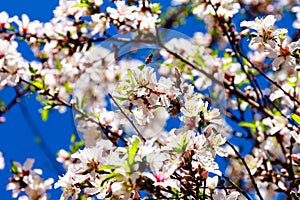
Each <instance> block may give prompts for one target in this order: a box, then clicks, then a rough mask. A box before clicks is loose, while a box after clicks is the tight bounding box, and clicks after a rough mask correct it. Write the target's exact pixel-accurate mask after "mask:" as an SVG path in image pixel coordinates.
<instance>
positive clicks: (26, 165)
mask: <svg viewBox="0 0 300 200" xmlns="http://www.w3.org/2000/svg"><path fill="white" fill-rule="evenodd" d="M33 163H34V159H33V158H27V159H26V161H25V163H24V165H23V169H24V170H27V171H29V170H30V169H31V168H32V166H33Z"/></svg>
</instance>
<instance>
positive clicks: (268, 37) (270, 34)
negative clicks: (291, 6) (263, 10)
mask: <svg viewBox="0 0 300 200" xmlns="http://www.w3.org/2000/svg"><path fill="white" fill-rule="evenodd" d="M275 22H276V19H275V17H274V15H268V16H266V17H265V18H261V19H259V18H255V20H254V21H242V22H241V24H240V25H241V27H247V28H250V29H253V30H256V31H257V33H253V36H252V39H251V42H250V47H252V48H256V47H257V45H265V44H268V45H270V47H271V48H274V47H275V46H276V42H275V41H276V40H275V39H276V38H277V37H278V36H279V35H281V34H285V33H287V30H286V29H275V26H274V24H275Z"/></svg>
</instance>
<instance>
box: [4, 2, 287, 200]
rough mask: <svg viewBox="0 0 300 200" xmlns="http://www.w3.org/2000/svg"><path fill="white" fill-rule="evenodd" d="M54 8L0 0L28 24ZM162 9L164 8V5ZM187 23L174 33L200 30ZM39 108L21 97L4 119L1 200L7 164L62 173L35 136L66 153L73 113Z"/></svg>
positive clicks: (55, 194) (8, 95)
mask: <svg viewBox="0 0 300 200" xmlns="http://www.w3.org/2000/svg"><path fill="white" fill-rule="evenodd" d="M57 5H58V1H55V0H43V1H40V0H27V1H26V0H18V1H17V0H9V1H4V0H0V12H1V11H6V12H7V13H8V14H9V15H10V16H14V15H18V16H19V17H20V16H21V14H22V13H26V14H27V15H28V16H29V18H30V20H31V21H33V20H39V21H42V22H47V21H49V20H50V19H51V18H52V17H53V13H52V12H53V10H54V8H55V7H56V6H57ZM163 6H164V8H165V7H166V4H165V3H164V4H163ZM288 21H291V18H290V16H288V18H286V21H285V22H288ZM187 22H188V23H187V24H186V25H185V27H184V28H178V29H177V30H178V31H180V32H183V33H184V34H187V35H188V36H192V33H193V32H195V31H199V30H201V29H202V28H201V27H197V26H195V19H191V20H187ZM284 25H287V24H284V23H280V24H279V26H281V27H283V26H284ZM289 26H291V24H289ZM186 27H193V29H187V28H186ZM19 52H21V53H22V55H23V56H24V57H25V58H26V59H27V60H33V59H34V57H33V55H32V53H31V52H30V51H29V48H28V46H27V45H26V44H25V43H20V45H19ZM14 95H15V94H14V91H13V88H6V89H4V90H2V91H0V98H1V99H3V100H4V101H5V102H9V101H10V100H11V99H13V98H14ZM40 107H41V104H40V103H39V102H38V101H36V100H35V96H34V95H33V96H32V97H30V98H28V97H24V98H22V99H21V103H20V104H17V105H15V106H14V107H13V108H12V109H11V110H10V111H9V112H8V113H7V114H5V115H4V116H5V117H6V122H5V123H2V124H0V134H1V141H0V151H2V152H3V154H4V156H5V161H6V166H5V169H4V170H0V199H5V200H6V199H12V198H11V191H6V190H5V187H6V185H7V183H8V180H7V179H8V177H11V174H10V173H8V170H9V168H10V167H11V165H10V160H14V161H19V162H21V163H23V162H24V161H25V160H26V158H35V159H36V162H35V164H34V167H33V168H41V169H43V176H42V177H43V178H45V179H46V178H49V177H52V178H54V179H55V180H57V175H58V174H61V173H63V172H64V170H63V168H62V167H59V166H60V165H59V164H58V165H57V166H56V167H58V169H55V168H54V167H53V162H50V160H49V158H48V157H49V153H48V156H46V155H45V152H44V151H43V150H42V149H41V147H40V146H39V144H38V143H37V142H36V133H39V134H41V136H42V138H43V141H44V142H45V143H46V144H47V146H49V148H50V152H51V153H50V154H51V155H52V156H54V155H55V153H56V152H57V151H58V150H59V149H61V148H64V149H68V147H69V145H70V136H71V134H72V133H75V132H76V129H75V127H74V121H73V115H72V112H71V111H70V110H67V112H66V113H64V114H60V113H58V112H57V111H53V112H50V114H49V119H48V121H46V122H43V121H42V120H41V117H40V113H39V112H38V109H39V108H40ZM240 142H241V141H240ZM242 142H243V144H244V147H245V149H246V150H244V151H243V152H247V149H249V148H250V147H251V142H249V141H248V142H245V141H242ZM50 157H51V156H50ZM222 167H224V165H223V166H222ZM60 193H61V192H60V189H57V190H56V191H52V192H51V194H50V199H59V196H60Z"/></svg>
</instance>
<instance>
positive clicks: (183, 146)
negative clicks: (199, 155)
mask: <svg viewBox="0 0 300 200" xmlns="http://www.w3.org/2000/svg"><path fill="white" fill-rule="evenodd" d="M187 136H188V134H187V133H186V134H184V135H183V137H182V139H181V141H180V144H179V146H177V147H174V148H173V151H174V152H176V153H180V154H181V153H183V152H184V151H185V149H186V147H187V145H188V143H189V140H188V139H187Z"/></svg>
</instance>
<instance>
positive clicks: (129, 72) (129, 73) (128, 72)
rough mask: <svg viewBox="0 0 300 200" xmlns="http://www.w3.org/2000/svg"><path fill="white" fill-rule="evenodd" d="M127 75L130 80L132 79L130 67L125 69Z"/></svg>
mask: <svg viewBox="0 0 300 200" xmlns="http://www.w3.org/2000/svg"><path fill="white" fill-rule="evenodd" d="M127 76H128V78H129V79H130V80H133V76H132V71H131V70H130V69H128V70H127Z"/></svg>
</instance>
